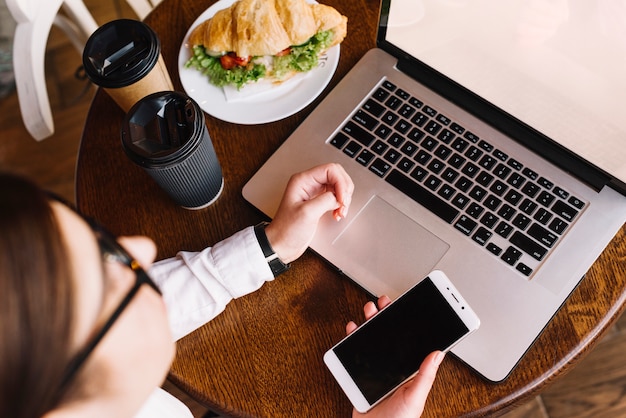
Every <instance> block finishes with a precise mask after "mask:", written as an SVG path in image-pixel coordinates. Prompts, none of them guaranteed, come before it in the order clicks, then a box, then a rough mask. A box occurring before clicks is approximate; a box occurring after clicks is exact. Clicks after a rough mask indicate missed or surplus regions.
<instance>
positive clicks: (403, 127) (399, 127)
mask: <svg viewBox="0 0 626 418" xmlns="http://www.w3.org/2000/svg"><path fill="white" fill-rule="evenodd" d="M412 126H413V125H411V124H410V123H409V122H407V121H406V120H404V119H400V120H399V121H398V123H396V124H395V125H394V127H393V129H395V130H396V131H398V132H400V133H401V134H406V133H407V132H408V131H409V129H411V127H412ZM410 136H411V139H412V140H414V141H419V140H420V139H422V137H423V136H424V133H423V132H422V131H420V130H419V129H413V130H412V131H411V134H410Z"/></svg>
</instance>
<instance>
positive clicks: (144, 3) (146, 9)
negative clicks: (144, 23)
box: [126, 0, 163, 20]
mask: <svg viewBox="0 0 626 418" xmlns="http://www.w3.org/2000/svg"><path fill="white" fill-rule="evenodd" d="M162 1H163V0H126V2H127V3H128V4H129V5H130V7H131V8H132V9H133V11H134V12H135V13H136V14H137V16H138V17H139V19H141V20H143V19H144V18H145V17H146V16H147V15H148V13H150V12H151V11H152V9H154V8H155V7H156V6H157V5H158V4H159V3H161V2H162Z"/></svg>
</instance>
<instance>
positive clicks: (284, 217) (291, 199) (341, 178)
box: [265, 164, 354, 263]
mask: <svg viewBox="0 0 626 418" xmlns="http://www.w3.org/2000/svg"><path fill="white" fill-rule="evenodd" d="M353 191H354V183H352V179H351V178H350V176H348V173H346V171H345V170H344V169H343V167H342V166H340V165H339V164H325V165H320V166H317V167H314V168H311V169H310V170H307V171H304V172H301V173H298V174H294V175H293V176H292V177H291V178H290V179H289V182H288V183H287V188H286V189H285V193H284V194H283V199H282V201H281V202H280V206H279V207H278V211H277V212H276V215H275V216H274V219H273V220H272V222H271V223H270V224H269V225H267V227H266V228H265V233H266V234H267V239H268V240H269V242H270V245H271V246H272V248H273V249H274V251H275V252H276V254H277V255H278V257H279V258H280V259H281V260H282V261H283V262H284V263H290V262H292V261H293V260H295V259H297V258H298V257H300V256H301V255H302V253H304V251H305V250H306V249H307V247H308V246H309V244H310V243H311V240H312V239H313V235H315V230H316V229H317V224H318V222H319V220H320V218H321V217H322V216H323V215H324V214H326V213H327V212H331V211H332V215H333V217H334V218H335V220H337V221H339V220H341V219H343V218H345V217H346V215H347V214H348V208H349V206H350V201H351V200H352V192H353Z"/></svg>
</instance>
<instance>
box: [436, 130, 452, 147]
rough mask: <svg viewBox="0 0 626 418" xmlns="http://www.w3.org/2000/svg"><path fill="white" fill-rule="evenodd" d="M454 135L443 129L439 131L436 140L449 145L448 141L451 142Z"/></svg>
mask: <svg viewBox="0 0 626 418" xmlns="http://www.w3.org/2000/svg"><path fill="white" fill-rule="evenodd" d="M455 136H456V135H454V134H453V133H452V131H450V130H448V129H444V130H443V131H441V132H440V133H439V135H437V138H438V139H439V140H440V141H441V142H444V143H446V144H449V143H450V141H452V140H453V139H454V137H455Z"/></svg>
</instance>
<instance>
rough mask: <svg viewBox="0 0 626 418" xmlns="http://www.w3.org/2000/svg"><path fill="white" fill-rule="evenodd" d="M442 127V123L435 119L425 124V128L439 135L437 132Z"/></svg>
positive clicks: (430, 132)
mask: <svg viewBox="0 0 626 418" xmlns="http://www.w3.org/2000/svg"><path fill="white" fill-rule="evenodd" d="M441 128H442V125H441V124H440V123H438V122H435V121H434V120H431V121H430V122H428V123H427V124H426V126H424V130H425V131H426V132H428V133H429V134H431V135H433V136H434V135H437V132H439V131H440V130H441Z"/></svg>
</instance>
